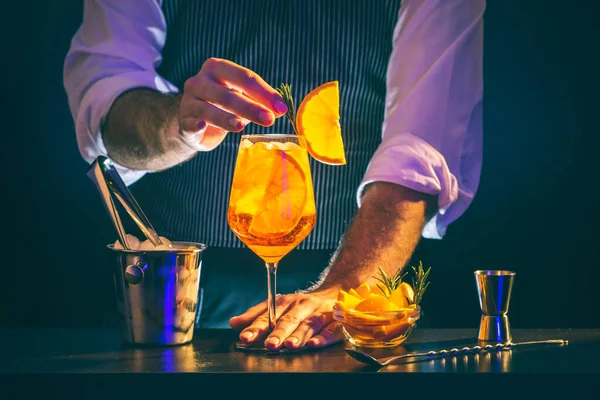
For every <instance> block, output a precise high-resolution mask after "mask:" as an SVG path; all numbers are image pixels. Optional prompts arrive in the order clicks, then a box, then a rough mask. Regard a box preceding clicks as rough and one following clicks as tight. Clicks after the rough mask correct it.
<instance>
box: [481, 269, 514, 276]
mask: <svg viewBox="0 0 600 400" xmlns="http://www.w3.org/2000/svg"><path fill="white" fill-rule="evenodd" d="M474 274H475V275H491V276H514V275H516V274H517V273H516V272H514V271H509V270H505V269H479V270H477V271H475V272H474Z"/></svg>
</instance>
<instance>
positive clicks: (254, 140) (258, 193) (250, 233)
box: [227, 134, 317, 263]
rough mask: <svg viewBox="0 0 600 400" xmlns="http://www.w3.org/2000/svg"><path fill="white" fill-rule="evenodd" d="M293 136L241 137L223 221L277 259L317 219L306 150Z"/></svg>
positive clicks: (262, 252) (260, 253)
mask: <svg viewBox="0 0 600 400" xmlns="http://www.w3.org/2000/svg"><path fill="white" fill-rule="evenodd" d="M298 141H299V138H298V136H297V135H276V134H270V135H244V136H242V138H241V143H240V147H239V153H238V156H237V161H236V166H235V172H234V175H233V182H232V185H231V196H230V199H229V210H228V212H227V220H228V222H229V226H230V227H231V229H232V230H233V232H234V233H235V235H236V236H237V237H238V238H239V239H240V240H241V241H242V242H243V243H244V244H245V245H246V246H248V248H250V249H251V250H252V251H253V252H254V253H256V254H257V255H258V256H259V257H260V258H262V259H263V260H264V261H265V263H271V262H272V263H277V262H279V260H281V258H282V257H283V256H285V255H286V254H288V253H289V252H290V251H291V250H292V249H294V248H295V247H296V246H298V245H299V244H300V243H301V242H302V240H304V238H306V236H308V234H309V233H310V232H311V230H312V229H313V227H314V225H315V222H316V220H317V216H316V209H315V199H314V193H313V185H312V177H311V173H310V166H309V163H308V154H307V152H306V150H305V149H304V148H303V147H301V146H300V144H299V143H298Z"/></svg>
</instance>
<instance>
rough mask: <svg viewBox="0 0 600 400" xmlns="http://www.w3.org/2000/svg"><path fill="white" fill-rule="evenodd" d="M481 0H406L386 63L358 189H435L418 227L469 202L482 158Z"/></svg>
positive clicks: (437, 232)
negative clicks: (380, 106)
mask: <svg viewBox="0 0 600 400" xmlns="http://www.w3.org/2000/svg"><path fill="white" fill-rule="evenodd" d="M484 10H485V1H484V0H439V1H436V0H405V1H403V2H402V6H401V8H400V12H399V17H398V22H397V24H396V27H395V29H394V37H393V48H392V54H391V57H390V60H389V64H388V72H387V93H386V108H385V117H384V123H383V127H382V142H381V144H380V145H379V147H378V149H377V151H376V152H375V154H374V155H373V157H372V159H371V161H370V163H369V166H368V167H367V171H366V173H365V176H364V178H363V180H362V182H361V184H360V186H359V188H358V191H357V202H358V205H359V207H360V205H361V199H362V194H363V192H364V189H365V187H366V186H367V185H368V184H370V183H373V182H390V183H396V184H399V185H402V186H405V187H408V188H410V189H413V190H416V191H419V192H422V193H427V194H431V195H435V196H437V203H438V204H437V206H438V207H437V212H436V213H435V215H433V216H432V217H431V218H430V219H429V220H428V221H427V222H426V225H425V227H424V229H423V232H422V235H423V237H426V238H435V239H441V238H442V237H443V236H444V235H445V233H446V229H447V227H448V225H449V224H450V223H452V222H453V221H455V220H456V219H458V218H459V217H460V216H461V215H462V214H463V213H464V212H465V211H466V209H467V208H468V207H469V205H470V204H471V202H472V200H473V198H474V196H475V193H476V191H477V187H478V185H479V178H480V173H481V164H482V141H483V137H482V136H483V133H482V108H481V103H482V99H483V14H484Z"/></svg>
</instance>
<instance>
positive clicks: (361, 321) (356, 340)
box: [333, 306, 421, 347]
mask: <svg viewBox="0 0 600 400" xmlns="http://www.w3.org/2000/svg"><path fill="white" fill-rule="evenodd" d="M420 317H421V308H420V307H419V306H414V307H407V308H402V309H401V310H399V311H377V312H360V311H355V310H342V309H339V308H337V307H334V308H333V318H334V319H335V320H336V321H338V322H339V323H340V325H341V326H342V330H343V332H344V335H345V336H346V338H347V339H348V341H349V342H350V343H352V344H353V345H355V346H361V347H396V346H399V345H401V344H402V343H404V341H405V340H406V339H407V338H408V336H409V335H410V333H411V332H412V330H413V328H414V326H415V323H416V322H417V320H418V319H419V318H420Z"/></svg>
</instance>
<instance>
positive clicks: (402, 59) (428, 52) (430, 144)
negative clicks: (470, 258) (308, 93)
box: [64, 0, 485, 239]
mask: <svg viewBox="0 0 600 400" xmlns="http://www.w3.org/2000/svg"><path fill="white" fill-rule="evenodd" d="M161 3H162V1H161V0H143V1H141V0H140V1H133V0H131V1H130V0H85V12H84V21H83V24H82V25H81V27H80V29H79V30H78V31H77V33H76V34H75V36H74V38H73V40H72V43H71V48H70V50H69V53H68V54H67V57H66V60H65V64H64V84H65V89H66V91H67V94H68V98H69V107H70V109H71V113H72V115H73V118H74V120H75V129H76V133H77V142H78V145H79V150H80V152H81V155H82V156H83V158H84V159H85V160H86V161H87V162H90V163H91V162H93V161H94V160H95V158H96V157H97V156H98V155H107V152H106V148H105V146H104V143H103V141H102V134H101V129H102V125H103V122H104V120H105V118H106V115H107V113H108V111H109V109H110V107H111V105H112V103H113V102H114V100H115V99H116V98H117V97H118V96H119V95H120V94H121V93H123V92H124V91H126V90H129V89H133V88H137V87H146V88H152V89H155V90H158V91H160V92H164V93H166V92H177V91H178V89H177V87H175V86H174V85H173V84H171V83H170V82H168V81H167V80H166V79H164V78H163V77H161V76H160V75H159V74H158V73H157V72H156V68H157V67H158V66H159V65H160V63H161V60H162V57H161V51H162V48H163V46H164V44H165V39H166V32H167V26H166V22H165V18H164V15H163V13H162V10H161ZM484 9H485V0H404V1H403V2H402V6H401V8H400V11H399V14H398V22H397V24H396V27H395V30H394V37H393V50H392V55H391V57H390V60H389V64H388V71H387V94H386V106H385V117H384V121H383V125H382V142H381V144H380V146H379V148H378V149H377V151H376V152H375V154H374V155H373V157H372V159H371V161H370V163H369V166H368V168H367V171H366V173H365V175H364V179H363V180H362V182H361V184H360V186H359V187H358V190H357V196H356V197H357V202H358V205H359V206H360V203H361V195H362V193H363V190H364V188H365V186H366V185H367V184H369V183H373V182H391V183H396V184H399V185H403V186H406V187H408V188H411V189H414V190H417V191H420V192H424V193H428V194H432V195H436V196H437V197H438V211H437V213H436V214H435V215H434V216H433V217H432V218H431V219H430V220H429V221H427V224H426V226H425V228H424V229H423V236H424V237H426V238H438V239H439V238H442V237H443V236H444V234H445V232H446V228H447V227H448V225H449V224H450V223H452V222H453V221H455V220H456V219H457V218H459V217H460V216H461V215H462V214H463V213H464V212H465V210H466V209H467V208H468V206H469V205H470V204H471V202H472V200H473V197H474V195H475V193H476V191H477V187H478V185H479V177H480V172H481V163H482V140H483V138H482V136H483V135H482V109H481V103H482V98H483V71H482V70H483V65H482V64H483V14H484ZM115 166H116V168H117V170H118V172H119V174H120V175H121V177H122V178H123V180H124V181H125V183H126V184H128V185H130V184H132V183H134V182H136V181H137V180H139V179H140V178H141V177H142V176H144V175H145V174H146V173H148V171H139V170H132V169H129V168H126V167H124V166H121V165H119V164H117V163H115ZM223 201H226V199H224V200H223Z"/></svg>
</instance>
